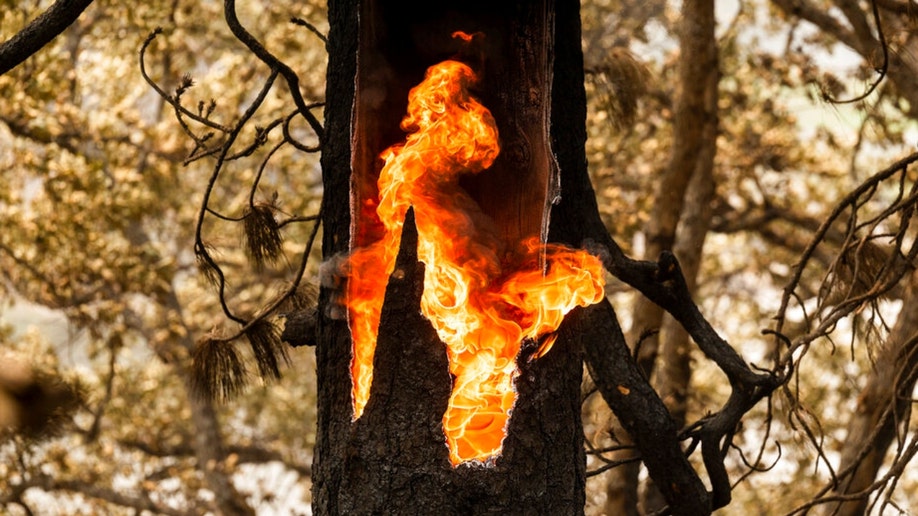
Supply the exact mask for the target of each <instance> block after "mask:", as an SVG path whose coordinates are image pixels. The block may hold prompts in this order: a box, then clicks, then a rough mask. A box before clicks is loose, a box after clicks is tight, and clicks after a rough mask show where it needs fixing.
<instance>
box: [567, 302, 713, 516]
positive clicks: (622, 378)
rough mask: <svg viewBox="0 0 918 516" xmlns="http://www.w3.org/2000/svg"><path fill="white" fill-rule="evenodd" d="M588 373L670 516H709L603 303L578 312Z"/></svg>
mask: <svg viewBox="0 0 918 516" xmlns="http://www.w3.org/2000/svg"><path fill="white" fill-rule="evenodd" d="M575 317H577V322H578V323H579V329H580V331H581V335H582V338H583V339H584V348H585V353H586V359H587V360H586V362H587V365H588V366H589V369H590V375H591V376H592V377H593V381H594V382H595V383H596V387H597V388H598V389H599V391H600V393H601V394H602V397H603V399H605V400H606V403H608V404H609V406H610V407H611V408H612V410H613V411H614V412H615V415H616V416H618V420H619V422H621V424H622V426H623V427H624V428H625V430H627V431H628V433H629V434H630V435H631V436H632V439H633V440H634V444H635V445H636V446H637V448H638V450H639V451H640V453H641V460H642V462H643V463H644V465H645V466H647V470H648V472H649V473H650V476H651V478H653V480H654V483H655V485H657V486H658V487H659V489H660V492H661V494H662V495H663V497H664V498H665V499H666V501H667V502H668V503H669V504H670V510H671V511H672V512H673V514H685V515H692V516H694V515H701V514H710V512H711V502H710V497H709V495H708V492H707V490H706V489H705V486H704V484H703V483H702V482H701V480H700V479H699V478H698V475H697V473H695V470H694V469H693V468H692V465H691V464H689V462H688V460H687V459H686V457H685V455H684V454H683V452H682V448H681V447H680V444H679V439H678V437H677V435H676V430H677V429H676V424H675V422H674V421H673V419H672V417H670V415H669V412H668V411H667V409H666V406H665V405H664V404H663V401H662V400H661V399H660V397H659V396H658V395H657V393H656V392H655V391H654V390H653V388H652V387H651V386H650V384H649V383H648V382H647V379H646V377H645V376H644V375H643V373H642V372H641V370H640V369H639V368H638V365H637V364H636V363H635V361H634V359H633V358H632V357H631V352H630V350H629V349H628V346H627V345H626V344H625V337H624V335H623V334H622V330H621V328H620V327H619V325H618V321H617V319H616V317H615V312H614V311H613V310H612V305H611V304H609V302H608V301H603V302H602V303H600V304H598V305H593V306H591V307H588V308H586V309H584V310H583V311H582V312H580V313H577V314H576V316H575Z"/></svg>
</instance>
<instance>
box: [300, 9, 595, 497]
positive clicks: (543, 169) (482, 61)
mask: <svg viewBox="0 0 918 516" xmlns="http://www.w3.org/2000/svg"><path fill="white" fill-rule="evenodd" d="M578 7H579V6H578V4H577V2H573V1H565V2H559V3H558V5H557V6H555V5H554V2H551V1H548V0H546V1H544V2H528V1H527V2H522V1H521V2H507V3H504V2H501V3H495V2H480V1H477V2H475V1H473V2H461V3H460V2H438V3H433V4H430V5H429V6H424V7H423V8H421V9H420V10H417V11H410V12H409V11H405V10H404V9H403V6H400V5H398V4H397V3H396V2H384V1H378V2H371V1H366V2H340V1H339V2H329V19H330V25H331V31H330V34H329V70H328V84H327V91H328V93H327V97H328V100H327V105H326V140H325V142H326V143H325V148H324V149H323V156H322V165H323V175H324V183H325V192H326V193H325V200H324V203H325V205H324V210H323V224H324V228H325V233H324V241H323V252H324V254H325V256H326V257H332V256H335V255H342V254H345V253H348V252H349V251H351V250H352V248H353V246H354V245H355V243H356V245H360V244H362V243H364V242H363V241H362V239H363V238H365V237H367V235H372V234H373V233H374V232H376V233H378V231H379V228H377V227H374V225H373V222H372V221H369V222H367V220H369V219H368V218H367V217H364V213H362V212H361V209H360V206H361V204H360V200H361V199H366V198H369V197H372V195H374V194H375V193H376V192H375V174H378V173H379V168H380V166H381V165H380V163H379V161H378V156H379V153H380V152H381V151H382V150H383V149H384V148H386V147H387V146H389V145H392V144H393V143H396V142H397V141H399V140H400V139H402V138H404V133H403V132H402V131H401V130H400V129H399V122H400V120H401V118H402V116H403V115H404V112H405V108H406V103H407V95H408V90H409V89H410V88H411V87H412V86H413V85H415V84H417V83H418V81H419V80H420V79H421V77H422V76H423V73H424V70H425V69H426V68H427V67H428V66H430V65H432V64H434V63H436V62H439V61H441V60H443V59H449V58H453V59H457V58H458V59H460V60H462V61H464V62H466V63H467V64H469V65H470V66H472V67H473V68H475V69H476V71H477V72H478V73H479V75H480V77H481V79H480V81H479V84H478V85H477V86H476V90H475V91H473V93H474V94H475V95H476V96H477V97H479V98H480V99H481V101H482V102H483V103H484V104H485V105H487V106H488V107H489V108H490V109H491V111H492V113H493V115H494V118H495V119H496V121H497V124H498V127H499V129H500V133H501V147H502V151H501V154H500V155H499V156H498V158H497V161H495V163H494V165H493V167H492V168H491V169H490V170H488V173H487V175H485V174H482V175H481V176H479V177H475V178H472V179H463V180H462V186H463V187H464V190H465V191H467V192H468V193H469V194H470V195H471V196H472V197H474V198H475V200H476V202H477V203H478V205H479V206H480V207H481V210H482V211H483V212H484V213H485V214H486V215H488V216H489V217H490V218H491V219H492V220H494V221H495V224H496V231H497V233H498V234H499V235H500V238H503V239H505V240H519V239H522V238H525V237H529V236H535V237H542V238H544V237H545V236H546V234H547V228H548V225H547V220H548V218H547V216H548V211H549V208H550V206H551V202H552V200H553V198H554V195H555V194H556V193H557V192H556V186H557V185H556V181H557V170H556V165H555V160H554V155H553V153H554V154H556V155H557V156H558V158H559V161H560V162H561V169H562V173H565V171H564V167H565V166H570V167H573V168H574V169H575V172H576V173H577V174H582V175H584V177H585V175H586V166H585V159H584V155H583V152H584V151H583V141H582V140H581V139H570V140H569V139H567V138H564V137H562V138H557V133H556V131H554V130H555V127H554V126H553V125H552V126H551V127H552V130H553V132H552V136H554V137H555V138H554V141H553V147H550V146H549V110H550V109H551V110H552V111H554V110H557V109H559V108H562V109H563V108H564V107H565V103H567V102H572V103H574V104H577V105H576V106H574V109H573V111H574V112H576V113H581V114H582V111H583V106H582V103H583V102H584V99H583V92H582V89H583V83H582V65H580V64H579V62H576V61H575V62H574V63H573V64H572V65H573V66H574V67H575V68H576V67H578V66H579V67H580V70H579V71H578V72H577V73H578V74H580V75H579V76H580V77H581V79H580V81H579V83H578V82H577V81H573V82H571V81H556V82H554V83H553V82H552V76H553V72H554V75H555V76H558V75H559V72H561V73H563V72H564V69H563V68H564V66H571V63H564V62H559V60H557V59H555V60H553V52H555V51H557V47H560V46H564V47H569V48H567V50H566V52H567V53H570V52H572V51H574V52H575V55H579V51H580V50H579V45H580V40H579V11H578ZM358 20H359V21H358ZM454 31H464V32H465V33H469V34H474V33H481V34H483V35H484V36H483V38H482V39H478V38H477V37H476V40H475V41H473V42H472V44H471V45H470V46H468V47H465V48H462V47H461V46H460V45H458V44H457V43H456V42H454V41H453V40H452V39H451V38H450V35H451V34H452V33H453V32H454ZM553 43H554V45H556V47H554V48H553ZM552 67H553V68H552ZM569 88H575V90H576V89H579V90H580V91H579V93H578V92H577V91H574V92H573V93H571V91H570V89H569ZM559 99H571V100H569V101H568V100H559ZM575 118H576V117H575ZM573 123H574V124H575V125H576V124H579V125H581V126H582V125H583V124H584V120H583V118H582V117H581V118H580V119H579V120H573ZM560 126H561V127H563V126H564V124H560ZM562 134H563V133H562ZM578 146H579V149H578V148H577V147H578ZM355 199H356V200H357V202H356V206H355V203H354V200H355ZM411 226H412V221H411V220H409V221H407V222H406V225H405V229H404V230H403V231H404V232H403V234H402V240H401V244H400V252H399V259H398V260H399V261H398V262H397V265H396V270H395V274H393V275H392V277H390V280H389V285H388V288H387V290H386V298H385V301H384V303H383V311H382V317H381V320H380V324H379V334H378V338H377V344H376V354H375V359H374V371H375V373H374V377H373V383H372V387H371V390H370V399H369V402H368V403H367V405H366V408H365V410H364V412H363V415H362V416H361V417H360V418H359V419H357V420H356V421H354V420H353V410H352V403H351V393H350V391H351V378H350V374H349V371H350V369H349V365H350V360H351V342H350V332H349V328H348V323H347V321H346V320H344V319H343V318H342V317H340V312H341V310H340V308H339V307H338V304H339V303H340V301H341V299H340V296H341V295H342V291H341V290H340V286H338V288H335V283H334V281H332V282H326V288H324V289H323V290H322V292H321V294H320V301H319V302H320V313H319V318H318V321H317V328H318V330H317V331H318V338H317V350H316V353H317V355H316V356H317V362H318V383H319V395H318V398H319V400H318V432H317V443H316V448H315V450H316V451H315V457H316V458H315V464H314V469H313V481H314V488H313V499H314V504H315V509H316V512H317V513H320V514H343V513H346V514H352V513H356V514H363V513H405V512H419V511H421V512H425V513H428V512H429V513H437V514H460V513H462V514H479V513H491V512H494V513H501V514H521V513H533V512H535V511H540V512H541V511H547V512H549V513H552V514H577V513H581V512H582V511H583V506H584V455H583V449H582V428H581V424H580V418H579V414H580V397H579V396H580V394H579V389H580V380H581V374H582V350H581V347H580V343H579V340H578V339H576V338H573V337H574V335H573V334H572V332H571V331H569V330H567V329H565V327H563V326H562V328H561V330H560V331H559V335H560V336H559V338H558V340H557V342H556V343H555V344H554V348H553V349H552V351H551V352H549V353H548V354H547V355H545V356H543V357H541V358H539V359H538V360H532V361H529V360H525V359H522V360H520V363H519V368H520V374H519V376H518V377H517V379H516V382H515V390H516V393H517V400H516V404H515V405H514V408H513V412H512V417H511V418H510V420H509V424H508V428H507V437H506V439H505V440H504V442H503V449H502V453H501V454H500V455H499V457H497V458H496V459H495V460H493V461H492V463H491V464H489V465H486V466H484V465H477V464H472V465H469V464H460V465H459V466H455V467H454V466H453V465H452V464H451V463H450V461H449V456H448V451H447V448H446V444H445V442H444V437H443V433H442V429H441V427H440V422H441V418H442V417H443V413H444V410H445V407H446V402H447V398H448V396H449V391H450V388H451V387H450V381H451V380H450V376H449V372H448V369H447V365H446V351H445V347H444V344H443V343H442V342H440V340H439V339H438V338H437V334H436V333H434V332H433V329H432V328H431V326H430V323H429V322H427V321H426V319H425V318H424V317H422V316H421V315H420V314H419V309H418V302H419V294H418V292H419V288H420V285H421V282H422V281H423V273H422V272H421V271H422V270H423V265H421V264H418V262H417V258H416V254H415V252H416V249H415V248H414V246H416V243H415V242H414V240H413V239H412V238H411V236H412V233H411V231H410V229H409V228H410V227H411ZM579 243H580V242H577V244H578V245H579ZM328 286H332V288H328Z"/></svg>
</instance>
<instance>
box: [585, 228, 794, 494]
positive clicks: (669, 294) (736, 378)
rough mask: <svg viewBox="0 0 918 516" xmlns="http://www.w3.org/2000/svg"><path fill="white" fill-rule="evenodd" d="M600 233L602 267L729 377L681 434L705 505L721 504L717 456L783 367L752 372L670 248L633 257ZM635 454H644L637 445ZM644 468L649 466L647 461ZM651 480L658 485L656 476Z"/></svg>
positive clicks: (777, 381) (722, 473)
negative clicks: (705, 309) (699, 301)
mask: <svg viewBox="0 0 918 516" xmlns="http://www.w3.org/2000/svg"><path fill="white" fill-rule="evenodd" d="M603 238H604V241H603V242H602V243H603V244H604V247H605V248H606V249H607V250H608V252H607V253H604V255H603V257H602V259H603V264H604V265H605V267H606V269H607V270H608V271H609V272H611V273H612V274H614V275H615V276H616V277H618V278H619V279H621V280H622V281H624V282H626V283H628V284H629V285H631V286H632V287H634V288H636V289H637V290H638V291H640V292H641V293H642V294H643V295H644V296H646V297H647V298H648V299H650V300H651V301H653V302H654V303H656V304H657V305H659V306H660V307H662V308H663V309H664V310H666V311H667V312H669V313H670V314H671V315H672V316H673V318H674V319H676V320H677V321H678V322H679V323H680V324H681V325H682V327H683V328H685V330H686V332H688V334H689V335H691V337H692V339H694V341H695V342H696V343H697V344H698V347H699V348H700V349H701V350H702V352H704V354H705V356H707V357H708V358H709V359H711V360H713V361H714V362H715V363H716V364H717V365H718V366H719V367H720V369H721V370H722V371H723V372H724V373H725V374H726V375H727V378H728V380H729V381H730V386H731V388H732V392H731V394H730V397H729V399H728V400H727V402H726V404H724V406H723V407H722V408H721V410H720V411H718V412H716V413H715V414H712V415H710V416H708V417H705V418H703V419H702V420H700V421H698V422H697V423H695V424H694V425H692V426H691V427H690V429H689V430H688V431H687V432H686V433H685V435H684V436H683V437H686V438H691V439H694V440H696V441H698V442H700V443H701V447H702V449H701V455H702V460H703V462H704V466H705V469H706V470H707V472H708V478H709V479H710V481H711V488H712V493H711V508H712V509H717V508H719V507H723V506H725V505H727V504H728V503H729V502H730V497H731V495H730V491H731V485H730V479H729V476H728V475H727V470H726V467H725V466H724V462H723V458H724V456H725V454H726V451H727V450H728V449H729V446H730V444H731V442H732V438H733V432H734V430H735V429H736V427H737V425H738V424H739V422H740V420H741V419H742V417H743V416H744V415H745V414H746V413H747V412H748V411H749V410H750V409H751V408H752V407H753V406H755V404H756V403H758V402H759V401H760V400H761V399H762V398H764V397H766V396H769V395H770V394H771V393H772V392H774V390H775V389H777V388H778V387H779V386H780V385H782V384H783V383H784V381H785V379H786V378H787V376H788V375H787V372H786V371H781V370H776V371H769V372H761V373H760V372H755V371H753V370H752V369H751V368H750V367H749V365H748V364H746V362H745V361H744V360H743V358H742V357H741V356H740V355H739V353H737V352H736V350H735V349H733V347H731V346H730V344H728V343H727V342H726V341H725V340H724V339H723V338H721V337H720V335H718V334H717V332H716V331H715V330H714V328H713V327H711V324H710V323H709V322H708V321H707V320H706V319H705V318H704V316H703V315H702V314H701V311H700V310H699V308H698V305H696V304H695V302H694V301H693V300H692V296H691V293H690V292H689V289H688V286H687V285H686V282H685V277H684V276H683V274H682V269H681V267H680V266H679V262H678V260H676V257H675V256H674V255H673V254H672V253H670V252H663V253H662V254H661V255H660V258H659V259H658V260H657V261H656V262H652V261H644V260H634V259H632V258H629V257H628V256H626V255H625V254H624V252H623V251H622V250H621V248H620V247H619V246H618V244H617V243H616V242H615V240H613V239H612V237H611V236H610V235H608V233H605V234H604V235H603ZM613 317H614V315H613ZM588 355H589V352H588ZM613 378H614V377H613ZM594 380H596V378H595V377H594ZM598 383H599V382H598V381H597V385H598ZM645 383H646V381H645ZM648 388H649V387H648ZM607 401H608V399H607ZM613 410H614V411H615V412H616V414H627V413H628V412H622V411H620V410H616V409H615V407H613ZM626 428H627V427H626ZM628 430H629V432H630V433H631V435H632V436H634V435H635V434H634V432H632V431H631V429H628ZM639 447H640V445H639ZM641 453H642V455H646V454H645V452H644V450H643V449H642V450H641ZM645 463H646V460H645ZM648 470H651V468H650V467H649V466H648ZM651 476H653V471H652V470H651ZM654 480H655V481H656V482H657V484H658V485H660V484H661V482H660V480H659V479H657V478H656V477H654Z"/></svg>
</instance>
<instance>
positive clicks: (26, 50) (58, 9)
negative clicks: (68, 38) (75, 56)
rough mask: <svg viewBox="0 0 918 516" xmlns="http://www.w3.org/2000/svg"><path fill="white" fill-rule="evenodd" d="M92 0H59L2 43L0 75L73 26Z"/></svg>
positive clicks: (0, 47)
mask: <svg viewBox="0 0 918 516" xmlns="http://www.w3.org/2000/svg"><path fill="white" fill-rule="evenodd" d="M91 3H92V0H58V1H57V2H54V5H52V6H51V7H49V8H48V10H47V11H45V12H43V13H41V14H40V15H38V17H37V18H35V19H34V20H32V21H31V22H30V23H29V24H28V25H26V26H25V28H24V29H22V30H21V31H19V32H17V33H16V34H15V35H14V36H13V37H12V38H10V39H8V40H6V41H4V42H3V43H2V44H0V75H3V74H5V73H6V72H8V71H10V70H12V69H13V68H16V67H17V66H19V65H20V64H21V63H22V62H23V61H25V60H26V59H28V58H29V57H31V56H32V55H33V54H35V53H36V52H38V51H39V50H41V49H42V48H44V46H45V45H47V44H48V43H50V42H51V40H53V39H54V38H56V37H57V36H58V35H59V34H60V33H61V32H64V30H66V29H67V27H69V26H71V25H72V24H73V22H75V21H76V19H77V18H79V17H80V14H82V13H83V11H85V10H86V8H87V7H89V4H91Z"/></svg>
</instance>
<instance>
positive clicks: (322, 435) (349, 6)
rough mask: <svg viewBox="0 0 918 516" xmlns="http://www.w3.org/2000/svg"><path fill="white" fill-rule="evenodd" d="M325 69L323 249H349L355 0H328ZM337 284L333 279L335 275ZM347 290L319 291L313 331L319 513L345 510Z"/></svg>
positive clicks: (327, 252)
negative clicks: (341, 504) (343, 307)
mask: <svg viewBox="0 0 918 516" xmlns="http://www.w3.org/2000/svg"><path fill="white" fill-rule="evenodd" d="M328 21H329V35H328V55H329V59H328V71H327V74H326V90H327V92H328V94H327V95H326V101H325V135H326V138H325V140H324V141H323V144H322V157H321V164H322V182H323V185H324V189H325V193H324V194H323V199H322V202H323V206H322V230H323V231H322V255H323V256H324V257H325V258H326V259H331V258H333V257H335V256H338V255H340V254H342V253H345V252H347V250H348V243H349V241H350V238H349V235H350V219H351V217H350V179H351V106H352V104H353V101H354V77H355V76H356V74H357V9H356V3H355V2H353V1H331V2H329V3H328ZM330 283H334V282H330ZM341 295H342V292H341V291H340V290H338V289H336V288H329V287H327V286H323V288H321V289H320V291H319V304H318V306H319V313H318V316H319V317H318V321H317V331H316V340H317V344H316V365H317V367H316V377H317V385H318V392H317V403H316V444H315V447H314V452H313V469H312V471H313V476H312V500H313V510H314V512H315V513H316V514H323V515H335V514H341V511H340V510H338V507H337V501H338V496H339V492H340V487H341V479H342V477H343V457H344V456H345V452H346V445H347V439H346V438H344V437H345V436H347V435H348V434H349V433H350V429H351V386H350V373H349V371H350V361H351V341H350V331H349V330H348V327H347V321H345V320H344V319H343V318H340V317H336V315H337V314H336V313H335V312H334V310H332V307H335V306H338V305H339V303H340V299H338V298H339V296H341Z"/></svg>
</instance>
